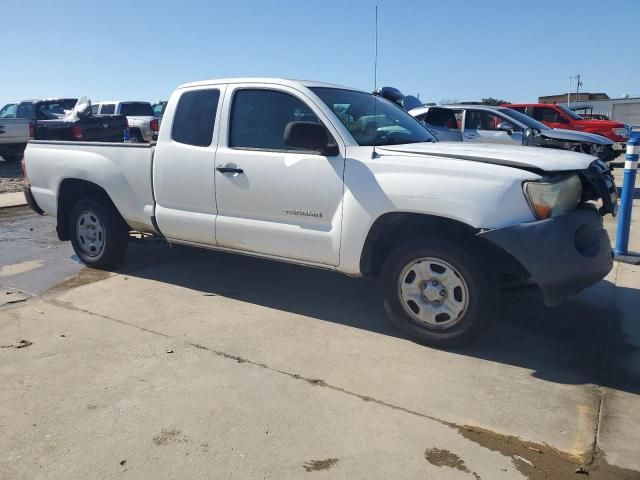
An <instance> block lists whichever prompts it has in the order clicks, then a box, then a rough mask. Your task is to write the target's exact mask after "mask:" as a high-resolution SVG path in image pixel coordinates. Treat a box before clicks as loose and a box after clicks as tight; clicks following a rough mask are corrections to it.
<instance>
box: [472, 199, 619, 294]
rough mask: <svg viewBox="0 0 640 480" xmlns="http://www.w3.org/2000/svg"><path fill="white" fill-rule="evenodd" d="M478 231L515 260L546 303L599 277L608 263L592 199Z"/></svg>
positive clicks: (605, 241) (607, 249)
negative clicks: (532, 219) (556, 214)
mask: <svg viewBox="0 0 640 480" xmlns="http://www.w3.org/2000/svg"><path fill="white" fill-rule="evenodd" d="M478 235H479V236H482V237H483V238H485V239H487V240H489V241H491V242H493V243H494V244H495V245H497V246H498V247H500V248H502V249H503V250H505V251H506V252H508V253H509V254H511V255H512V256H513V257H514V258H515V259H516V260H518V261H519V262H520V264H521V265H522V266H523V267H524V268H525V269H526V270H527V271H528V272H529V274H530V275H531V280H532V281H533V282H534V283H536V284H537V285H538V286H539V287H540V290H541V291H542V295H543V297H544V302H545V304H546V305H549V306H553V305H558V304H559V303H561V302H562V301H563V300H564V299H565V298H566V297H568V296H569V295H573V294H576V293H578V292H580V291H581V290H583V289H585V288H587V287H589V286H591V285H593V284H595V283H597V282H599V281H600V280H602V279H603V278H604V277H605V276H606V275H607V274H608V273H609V272H610V271H611V268H612V267H613V255H612V250H611V242H610V241H609V236H608V235H607V232H606V231H605V230H604V228H603V226H602V218H601V217H600V214H599V213H598V211H597V209H596V208H595V207H594V206H592V205H586V206H584V207H581V208H579V209H577V210H575V211H574V212H571V213H569V214H567V215H562V216H560V217H555V218H550V219H548V220H542V221H538V222H531V223H522V224H518V225H513V226H511V227H506V228H501V229H497V230H490V231H487V232H483V233H480V234H478Z"/></svg>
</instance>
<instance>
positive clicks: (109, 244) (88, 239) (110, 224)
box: [69, 197, 129, 268]
mask: <svg viewBox="0 0 640 480" xmlns="http://www.w3.org/2000/svg"><path fill="white" fill-rule="evenodd" d="M69 228H70V232H69V233H70V237H71V244H72V245H73V249H74V251H75V252H76V255H78V258H80V260H82V262H83V263H84V264H86V265H88V266H90V267H96V268H107V267H110V266H112V265H114V264H116V263H118V262H119V261H120V260H122V258H123V257H124V255H125V253H126V252H127V247H128V245H129V228H128V227H127V225H126V224H125V223H124V221H123V220H122V218H120V215H119V214H118V212H117V210H116V209H115V207H113V205H112V204H111V202H109V201H108V200H107V199H103V198H94V197H92V198H83V199H81V200H78V202H77V203H76V204H75V205H74V206H73V208H72V209H71V214H70V218H69Z"/></svg>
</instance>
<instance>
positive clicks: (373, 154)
mask: <svg viewBox="0 0 640 480" xmlns="http://www.w3.org/2000/svg"><path fill="white" fill-rule="evenodd" d="M375 25H376V28H375V50H374V55H373V121H374V124H375V125H376V132H377V130H378V115H377V113H378V99H377V98H376V95H377V94H378V5H376V24H375ZM375 138H376V137H373V151H372V152H371V158H376V156H377V154H376V140H375Z"/></svg>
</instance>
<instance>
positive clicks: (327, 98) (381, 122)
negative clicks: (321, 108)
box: [310, 87, 436, 146]
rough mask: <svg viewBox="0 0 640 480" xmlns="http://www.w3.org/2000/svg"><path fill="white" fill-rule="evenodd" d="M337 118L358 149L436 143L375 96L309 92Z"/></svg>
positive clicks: (337, 91)
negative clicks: (362, 147) (375, 146)
mask: <svg viewBox="0 0 640 480" xmlns="http://www.w3.org/2000/svg"><path fill="white" fill-rule="evenodd" d="M310 90H311V91H312V92H313V93H315V94H316V95H318V97H320V99H321V100H322V101H323V102H324V103H326V104H327V105H328V107H329V108H330V109H331V110H332V111H333V112H334V113H335V114H336V116H337V117H338V118H339V119H340V121H341V122H342V123H343V124H344V126H345V127H347V130H349V133H351V135H353V138H354V139H355V140H356V142H358V145H361V146H373V145H400V144H404V143H419V142H435V141H436V139H435V138H434V137H433V136H432V135H431V134H430V133H429V132H428V131H427V129H426V128H424V127H423V126H422V124H421V123H420V122H418V121H417V120H416V119H414V118H413V117H412V116H411V115H409V114H408V113H406V112H405V111H404V110H402V109H401V108H400V107H397V106H396V105H394V104H393V103H391V102H389V101H388V100H385V99H383V98H381V97H378V96H376V95H371V94H369V93H364V92H357V91H354V90H345V89H341V88H329V87H312V88H311V89H310Z"/></svg>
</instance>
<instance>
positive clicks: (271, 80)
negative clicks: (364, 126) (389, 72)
mask: <svg viewBox="0 0 640 480" xmlns="http://www.w3.org/2000/svg"><path fill="white" fill-rule="evenodd" d="M233 83H266V84H275V85H286V86H289V87H299V86H303V87H307V88H311V87H324V88H340V89H343V90H354V91H362V90H360V89H357V88H352V87H345V86H344V85H336V84H333V83H324V82H316V81H313V80H292V79H289V78H277V77H246V78H218V79H212V80H201V81H199V82H190V83H184V84H182V85H179V86H178V87H177V88H178V89H182V88H190V87H202V86H206V85H219V84H233Z"/></svg>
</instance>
